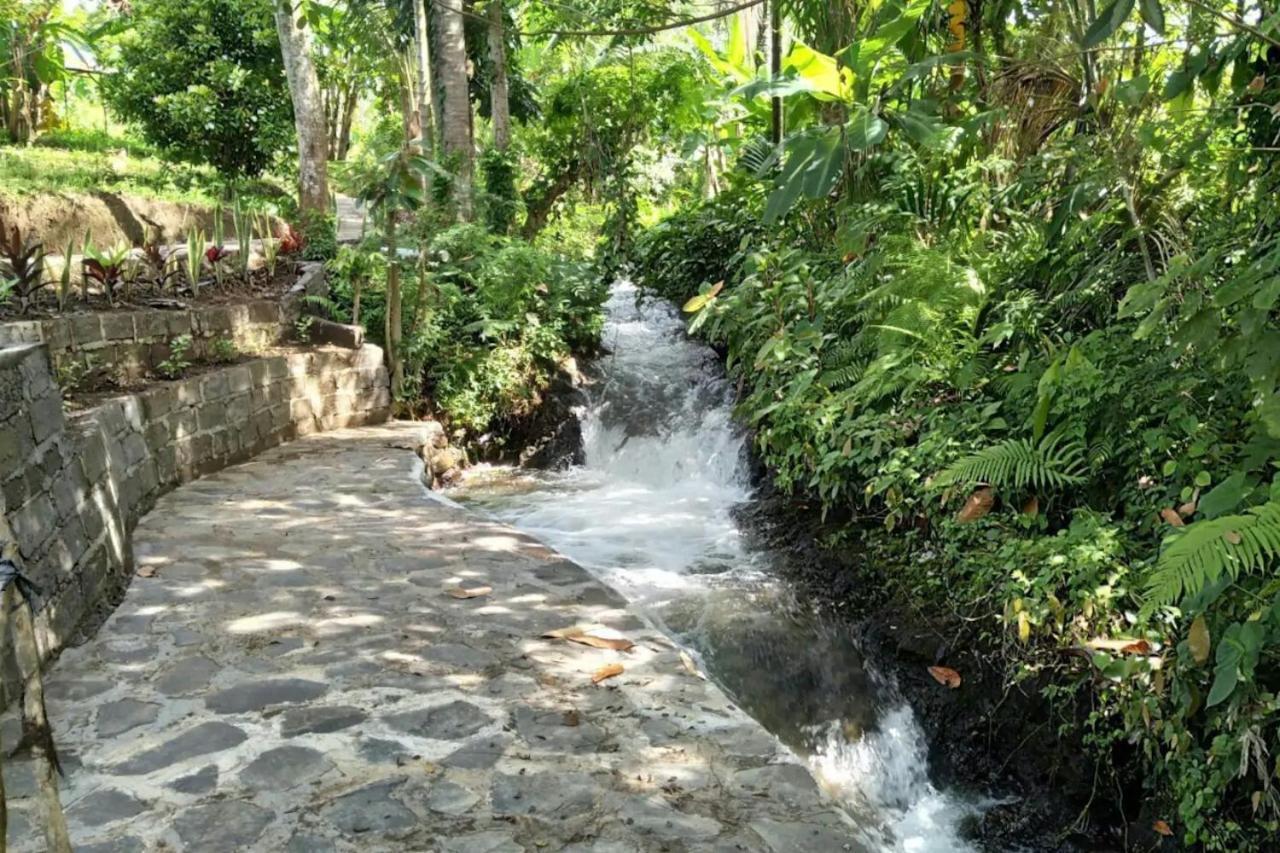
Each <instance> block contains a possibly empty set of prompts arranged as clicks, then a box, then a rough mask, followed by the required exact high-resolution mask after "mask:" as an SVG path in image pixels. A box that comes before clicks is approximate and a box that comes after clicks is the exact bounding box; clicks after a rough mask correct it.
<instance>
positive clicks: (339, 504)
mask: <svg viewBox="0 0 1280 853" xmlns="http://www.w3.org/2000/svg"><path fill="white" fill-rule="evenodd" d="M418 434H419V431H418V430H417V429H416V428H414V427H413V426H412V425H408V424H391V425H387V426H382V427H372V428H365V429H359V430H346V431H342V432H337V433H329V434H325V435H319V436H312V437H310V438H307V439H303V440H300V441H298V442H295V443H293V444H290V445H286V446H284V447H281V448H277V449H275V450H272V451H269V452H267V453H265V454H263V455H262V456H260V457H258V458H257V459H256V460H255V461H253V462H250V463H248V464H245V465H242V466H238V467H235V468H231V469H228V470H226V471H224V472H222V473H220V474H216V475H214V476H211V477H208V478H206V479H203V480H200V481H198V482H196V483H193V484H191V485H188V486H185V487H183V488H181V489H179V490H177V491H175V492H173V493H171V494H170V495H168V496H167V497H165V498H164V499H162V500H161V501H160V503H159V505H158V506H157V507H156V509H155V510H154V511H153V512H152V513H151V514H150V515H149V516H147V518H145V519H144V520H143V522H142V524H141V525H140V526H139V528H138V530H137V531H136V533H135V553H136V554H137V557H138V561H137V562H138V567H139V572H140V575H139V576H138V577H136V578H135V579H134V581H133V585H132V587H131V589H130V591H129V594H128V597H127V598H126V600H125V601H124V603H123V604H122V605H121V606H120V608H119V609H118V610H117V611H116V612H115V614H114V615H113V616H112V617H111V619H110V620H109V621H108V622H107V623H106V625H105V626H104V627H103V629H102V631H101V632H100V634H99V635H98V637H97V638H96V639H94V640H93V641H91V642H90V643H88V644H86V645H84V646H81V647H79V648H75V649H70V650H68V651H67V652H66V653H65V654H64V655H63V656H62V658H61V660H59V661H58V663H57V664H56V665H55V666H54V668H53V671H52V673H51V674H50V677H49V697H50V703H51V713H52V718H53V724H54V730H55V732H56V733H57V735H58V740H59V746H60V748H61V750H62V753H63V757H64V763H65V764H66V765H67V767H68V778H67V779H66V782H65V785H64V794H63V796H64V803H65V805H66V806H67V813H68V820H69V823H70V826H71V831H72V836H73V839H74V840H75V841H76V843H77V844H78V845H80V846H79V847H78V849H80V850H89V851H134V850H188V851H233V850H270V851H276V850H287V851H307V853H315V852H317V851H329V850H345V851H357V850H358V851H379V850H396V851H400V850H430V851H451V853H464V851H465V852H466V853H507V851H511V853H516V851H556V850H572V851H588V850H591V851H602V853H603V852H604V851H619V852H620V851H658V850H668V851H682V850H708V851H737V850H749V851H774V852H775V853H782V851H828V850H851V849H860V848H859V847H858V846H857V845H856V843H855V842H853V841H852V840H851V839H852V837H853V832H852V829H851V827H849V826H848V825H847V823H846V822H845V821H844V819H843V818H842V816H841V815H840V813H839V812H838V811H837V810H836V809H835V808H834V806H833V805H832V804H831V803H830V801H829V800H827V799H826V797H825V796H824V795H823V794H822V793H821V792H820V791H819V790H818V788H817V787H816V785H815V784H814V782H813V780H812V778H811V777H810V776H809V774H808V773H807V772H806V771H805V770H804V768H803V767H802V766H801V765H799V764H798V763H796V761H795V759H794V758H793V757H792V756H791V754H790V753H788V752H787V751H786V750H785V749H784V748H782V747H780V746H779V745H778V743H777V742H776V741H775V740H774V738H773V737H771V736H770V735H769V734H768V733H767V732H765V731H764V730H763V729H762V728H761V727H760V726H759V725H757V724H756V723H755V722H754V721H752V720H751V719H750V718H749V717H747V716H746V715H745V714H744V713H743V712H742V711H740V710H738V709H737V708H736V707H735V706H734V705H733V704H731V703H730V702H729V700H728V699H727V698H726V697H725V696H724V694H723V693H722V692H720V691H719V690H718V689H717V688H716V687H714V686H713V685H712V684H710V683H709V682H707V681H705V680H703V679H701V678H699V677H697V675H695V674H693V673H692V672H690V671H689V670H688V669H686V667H685V666H684V665H682V662H681V659H680V656H679V650H678V649H677V648H675V647H674V646H673V645H672V643H671V641H670V640H669V639H668V638H667V637H665V636H664V635H663V634H661V633H660V632H658V631H657V630H655V629H653V628H652V627H650V626H649V625H648V624H646V623H645V622H643V621H642V620H641V619H639V618H638V617H637V616H636V615H634V614H632V613H631V612H629V611H628V609H627V607H626V605H625V603H624V602H623V601H622V600H621V599H620V598H619V597H618V596H617V594H616V593H614V592H613V591H611V590H610V589H608V588H606V587H605V586H603V585H601V584H600V583H599V582H597V581H595V580H593V579H592V578H591V577H590V576H589V575H588V574H587V573H586V572H584V571H583V570H582V569H581V568H579V567H577V566H576V565H574V564H573V563H570V562H568V561H567V560H565V559H564V558H563V557H561V556H560V555H558V554H556V553H554V552H552V551H550V550H549V549H548V548H546V547H544V546H542V545H541V544H539V543H537V542H536V541H534V540H532V539H530V538H529V537H528V536H525V535H523V534H521V533H518V532H516V531H513V530H511V529H510V528H507V527H504V526H502V525H499V524H495V523H490V522H487V521H485V520H482V519H478V518H477V517H475V516H473V515H471V514H469V513H468V512H466V511H464V510H461V509H458V508H456V507H452V506H449V505H447V504H445V503H443V502H441V501H439V500H437V499H435V498H434V497H432V496H430V495H429V493H428V492H426V490H425V489H424V488H423V487H422V485H421V481H420V476H419V469H417V468H416V467H415V466H416V465H417V458H416V456H415V455H414V453H413V447H414V442H415V437H416V436H417V435H418ZM148 575H150V576H148ZM459 584H463V585H466V586H468V587H471V586H478V585H481V584H484V585H489V586H491V587H492V588H493V591H492V593H490V594H489V595H486V596H483V597H478V598H472V599H467V600H459V599H455V598H453V597H451V596H450V595H448V594H447V593H446V591H447V590H448V589H449V588H451V587H455V586H457V585H459ZM575 624H578V625H586V624H602V625H605V626H609V627H611V628H613V629H616V630H617V631H620V632H622V633H623V634H625V635H626V636H627V637H629V638H631V639H633V640H634V641H635V642H636V646H635V648H634V649H632V650H630V651H629V652H620V651H613V650H609V649H595V648H590V647H587V646H583V645H578V644H571V643H566V642H564V641H562V640H548V639H540V635H541V634H543V633H544V632H547V631H549V630H551V629H556V628H563V627H566V626H569V625H575ZM615 662H618V663H622V664H623V666H624V667H625V669H624V672H623V673H622V675H620V676H617V677H615V678H612V679H608V680H606V681H603V682H602V683H600V684H598V685H597V684H592V681H591V675H592V673H594V672H595V671H596V670H597V669H599V668H600V667H602V666H604V665H606V664H610V663H615ZM2 725H3V726H4V742H5V743H6V744H9V745H12V744H13V743H14V742H15V741H14V720H13V719H12V714H10V715H8V716H7V717H6V718H5V719H4V721H3V723H2ZM5 771H6V772H5V776H6V780H5V781H6V785H7V786H8V790H9V794H10V797H11V798H16V799H13V800H11V812H10V833H9V838H10V842H11V844H12V845H14V846H13V847H12V848H11V849H17V850H19V851H28V850H38V849H40V848H41V847H42V843H41V841H40V835H39V832H38V826H37V825H36V820H37V818H36V814H35V812H34V811H33V810H32V809H33V806H34V803H33V801H31V800H30V799H24V797H29V796H30V794H31V774H30V767H29V766H27V765H24V764H22V763H21V762H20V761H14V760H11V761H9V762H8V763H7V765H6V767H5Z"/></svg>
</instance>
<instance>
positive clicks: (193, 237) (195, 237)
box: [185, 228, 204, 299]
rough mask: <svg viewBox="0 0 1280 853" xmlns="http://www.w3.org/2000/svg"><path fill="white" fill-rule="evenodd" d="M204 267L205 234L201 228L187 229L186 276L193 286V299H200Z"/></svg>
mask: <svg viewBox="0 0 1280 853" xmlns="http://www.w3.org/2000/svg"><path fill="white" fill-rule="evenodd" d="M203 267H204V232H203V231H201V230H200V229H199V228H188V229H187V255H186V270H185V272H186V275H187V284H188V285H190V286H191V298H192V299H198V298H199V297H200V272H201V270H202V269H203Z"/></svg>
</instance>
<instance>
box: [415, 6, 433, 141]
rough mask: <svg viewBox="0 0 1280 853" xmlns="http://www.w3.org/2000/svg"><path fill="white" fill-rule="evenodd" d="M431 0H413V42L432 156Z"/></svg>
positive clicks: (423, 120)
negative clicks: (428, 19)
mask: <svg viewBox="0 0 1280 853" xmlns="http://www.w3.org/2000/svg"><path fill="white" fill-rule="evenodd" d="M428 2H430V0H413V44H414V49H415V50H414V53H415V59H416V63H415V69H414V70H415V71H416V78H417V88H418V93H417V94H418V110H419V122H418V124H419V126H420V127H421V129H422V139H423V142H424V143H425V144H424V146H423V147H424V148H425V149H426V150H427V152H429V153H430V154H431V155H432V156H434V155H435V153H436V119H435V103H434V101H435V97H434V95H433V94H432V91H431V35H430V32H429V29H428V27H427V3H428Z"/></svg>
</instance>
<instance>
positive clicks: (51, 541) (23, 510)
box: [0, 344, 391, 707]
mask: <svg viewBox="0 0 1280 853" xmlns="http://www.w3.org/2000/svg"><path fill="white" fill-rule="evenodd" d="M390 405H391V400H390V393H389V391H388V380H387V373H386V368H385V367H384V366H383V359H382V350H381V349H379V348H378V347H375V346H372V345H365V346H362V347H360V348H359V349H355V350H350V349H339V348H336V347H327V348H322V349H317V350H313V351H308V352H297V353H289V354H286V355H279V356H271V357H267V358H260V359H256V360H254V361H250V362H247V363H244V364H240V365H237V366H234V367H228V368H223V369H219V370H215V371H212V372H207V373H203V374H201V375H197V376H192V377H190V378H187V379H183V380H180V381H176V382H168V383H163V384H160V385H156V386H154V387H152V388H149V389H147V390H145V391H142V392H140V393H138V394H134V395H131V396H126V397H119V398H116V399H113V400H111V401H109V402H107V403H105V404H103V405H101V406H99V407H97V408H95V409H92V410H90V411H88V412H85V413H82V414H79V415H75V416H71V417H66V416H64V414H63V410H62V395H61V391H60V390H59V388H58V386H57V384H56V382H55V381H54V374H53V370H52V367H51V364H50V359H49V353H48V350H47V347H46V346H44V345H37V344H26V345H22V346H15V347H8V348H0V546H2V547H3V548H4V556H15V557H16V558H17V562H18V564H19V566H22V567H23V568H24V570H25V572H26V573H27V575H28V576H30V577H31V579H32V580H33V581H35V582H36V583H37V584H39V585H40V586H41V587H42V588H43V593H44V594H43V598H42V600H41V601H40V602H39V604H38V614H37V624H38V627H39V630H40V631H41V633H42V637H41V645H42V648H43V649H44V650H45V651H46V653H47V654H54V653H56V652H57V651H58V650H60V649H61V648H62V647H63V646H65V645H67V644H69V643H72V642H74V641H76V640H77V639H78V638H79V637H81V636H84V635H85V634H86V633H88V632H90V631H92V629H93V628H95V627H96V626H97V624H99V622H100V621H101V619H102V618H104V617H105V616H106V615H107V614H108V613H110V611H111V609H112V608H113V607H114V606H115V604H116V603H117V602H118V601H119V599H120V597H121V595H122V594H123V591H124V589H125V588H126V587H127V586H128V583H129V578H130V576H131V574H132V564H131V559H132V555H131V553H130V549H129V545H128V535H129V532H130V531H131V530H132V528H133V526H134V524H135V523H136V522H137V520H138V519H139V518H140V517H141V516H142V515H143V514H144V513H146V512H147V510H149V509H150V508H151V506H152V505H153V504H154V502H155V500H156V498H157V497H158V496H159V495H161V494H163V493H164V492H166V491H168V490H170V489H172V488H174V487H175V486H177V485H179V484H181V483H185V482H187V481H189V480H193V479H195V478H197V477H199V476H201V475H203V474H207V473H209V472H212V471H216V470H218V469H221V468H224V467H226V466H228V465H232V464H235V463H237V462H241V461H243V460H246V459H248V458H249V457H251V456H253V455H254V454H256V453H258V452H260V451H262V450H264V449H266V448H269V447H272V446H274V445H277V444H280V443H282V442H285V441H288V440H290V439H292V438H294V437H296V436H299V435H305V434H308V433H312V432H316V431H320V430H328V429H335V428H338V427H345V426H353V425H359V424H366V423H378V422H381V421H383V420H385V419H386V418H387V416H388V415H389V413H390ZM14 686H15V672H14V668H13V664H12V661H11V660H9V658H8V655H7V653H6V651H5V650H4V649H3V648H0V707H4V706H5V705H6V704H8V702H9V701H10V700H11V699H12V698H13V697H14V695H15V690H14Z"/></svg>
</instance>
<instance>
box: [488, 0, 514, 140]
mask: <svg viewBox="0 0 1280 853" xmlns="http://www.w3.org/2000/svg"><path fill="white" fill-rule="evenodd" d="M505 17H506V11H505V9H504V8H503V3H502V0H489V55H490V56H491V57H492V58H493V81H492V83H491V88H490V90H489V104H490V109H491V111H492V114H493V147H494V148H497V149H498V150H499V151H506V150H507V148H509V147H510V146H511V97H510V95H509V94H508V87H507V43H506V34H505V33H504V31H503V26H504V24H505V21H504V18H505Z"/></svg>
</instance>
